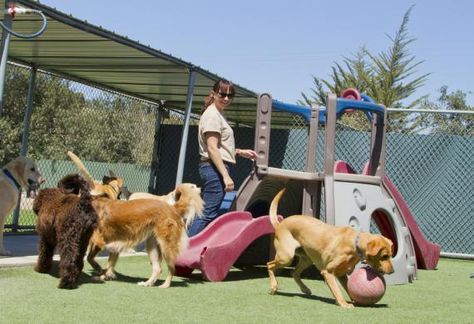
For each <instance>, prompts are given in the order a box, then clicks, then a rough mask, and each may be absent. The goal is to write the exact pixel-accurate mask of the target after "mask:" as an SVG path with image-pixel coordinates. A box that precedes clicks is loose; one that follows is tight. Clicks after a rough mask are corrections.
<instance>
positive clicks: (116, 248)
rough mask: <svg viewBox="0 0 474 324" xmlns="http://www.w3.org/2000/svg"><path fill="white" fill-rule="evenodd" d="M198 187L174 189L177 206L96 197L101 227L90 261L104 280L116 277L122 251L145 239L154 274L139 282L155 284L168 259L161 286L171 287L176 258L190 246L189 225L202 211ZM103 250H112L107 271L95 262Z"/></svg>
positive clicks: (95, 201)
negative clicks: (116, 266) (162, 265)
mask: <svg viewBox="0 0 474 324" xmlns="http://www.w3.org/2000/svg"><path fill="white" fill-rule="evenodd" d="M198 189H199V188H197V187H195V188H193V187H191V186H186V185H178V186H177V187H176V189H175V190H174V197H175V203H174V204H173V205H170V204H168V203H167V202H165V201H161V200H157V199H136V200H127V201H124V200H111V199H107V198H97V199H95V200H94V202H93V205H94V208H95V209H96V212H97V214H98V215H99V226H98V228H97V229H96V230H95V231H94V234H93V235H92V238H91V243H90V246H89V253H88V256H87V261H88V262H89V263H90V265H91V266H92V267H93V268H94V269H95V270H96V271H98V272H99V274H100V279H102V280H112V279H115V278H116V275H115V270H114V269H115V265H116V263H117V260H118V257H119V254H120V252H122V251H124V250H127V249H129V248H133V247H134V246H136V245H137V244H140V243H142V242H143V241H145V247H146V250H147V253H148V256H149V258H150V262H151V264H152V274H151V276H150V278H149V279H148V280H147V281H143V282H139V283H138V284H139V285H141V286H146V287H150V286H153V285H154V284H155V282H156V281H157V280H158V278H159V276H160V275H161V266H160V264H161V261H162V258H164V259H165V262H166V264H167V266H168V276H167V277H166V279H165V281H164V282H163V284H161V285H160V287H161V288H168V287H169V286H170V285H171V280H172V278H173V275H174V272H175V268H174V265H175V262H176V259H177V257H178V255H179V254H180V253H181V252H182V251H183V250H184V249H186V248H187V246H188V236H187V233H186V228H187V226H188V225H189V224H191V222H192V221H193V220H194V218H195V217H196V216H199V215H201V213H202V209H203V205H204V202H203V200H202V198H201V195H200V189H199V190H198ZM103 249H107V250H108V251H109V259H108V265H107V269H106V270H103V269H102V268H101V266H100V265H99V264H98V263H97V262H96V261H95V256H96V255H97V254H98V253H99V252H100V251H102V250H103Z"/></svg>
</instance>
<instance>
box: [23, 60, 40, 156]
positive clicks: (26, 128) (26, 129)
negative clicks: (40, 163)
mask: <svg viewBox="0 0 474 324" xmlns="http://www.w3.org/2000/svg"><path fill="white" fill-rule="evenodd" d="M36 71H37V68H36V67H32V68H31V75H30V82H29V84H28V99H27V103H26V105H27V106H26V112H25V117H24V119H23V136H22V139H21V148H20V155H21V156H26V154H27V153H28V140H29V137H30V123H31V115H32V113H33V96H34V94H35V84H36Z"/></svg>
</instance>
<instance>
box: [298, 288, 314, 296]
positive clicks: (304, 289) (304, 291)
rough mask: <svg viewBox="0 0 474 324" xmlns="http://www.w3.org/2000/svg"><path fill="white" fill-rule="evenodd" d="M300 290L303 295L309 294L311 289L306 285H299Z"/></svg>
mask: <svg viewBox="0 0 474 324" xmlns="http://www.w3.org/2000/svg"><path fill="white" fill-rule="evenodd" d="M301 291H302V292H303V294H305V295H308V296H309V295H311V294H312V293H311V289H309V288H308V287H301Z"/></svg>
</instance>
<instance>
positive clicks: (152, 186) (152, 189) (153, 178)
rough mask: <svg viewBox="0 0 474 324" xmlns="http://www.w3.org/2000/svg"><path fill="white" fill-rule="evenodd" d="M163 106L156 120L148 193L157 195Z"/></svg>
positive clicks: (161, 105) (158, 110)
mask: <svg viewBox="0 0 474 324" xmlns="http://www.w3.org/2000/svg"><path fill="white" fill-rule="evenodd" d="M162 110H163V104H162V103H160V105H159V106H158V108H157V109H156V119H155V136H154V141H153V153H152V157H151V170H150V180H149V182H148V192H149V193H154V194H156V193H157V189H158V188H157V187H156V183H157V176H158V171H159V170H158V167H159V165H158V162H159V156H158V155H159V152H160V151H161V144H160V133H161V129H162V127H161V118H162V116H163V111H162Z"/></svg>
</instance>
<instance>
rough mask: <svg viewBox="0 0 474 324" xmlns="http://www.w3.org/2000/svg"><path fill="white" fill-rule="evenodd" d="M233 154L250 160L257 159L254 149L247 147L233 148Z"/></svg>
mask: <svg viewBox="0 0 474 324" xmlns="http://www.w3.org/2000/svg"><path fill="white" fill-rule="evenodd" d="M235 155H237V156H241V157H244V158H246V159H251V160H256V159H257V153H256V152H255V151H254V150H249V149H235Z"/></svg>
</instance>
